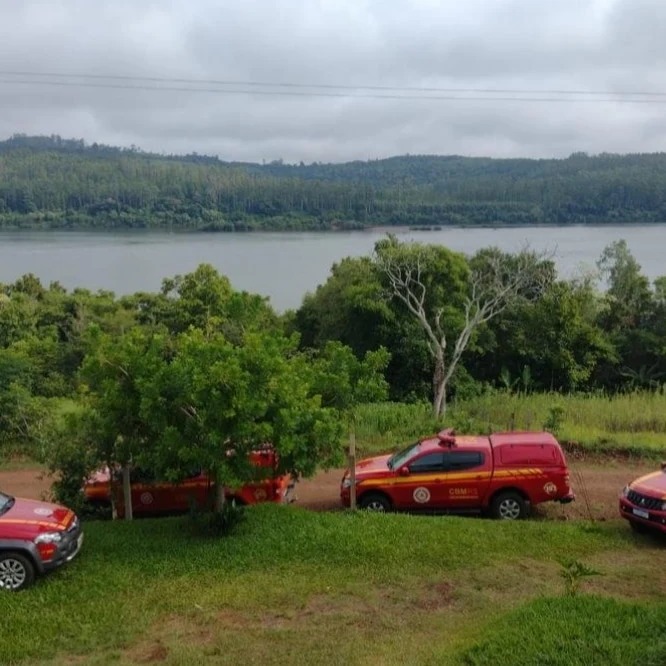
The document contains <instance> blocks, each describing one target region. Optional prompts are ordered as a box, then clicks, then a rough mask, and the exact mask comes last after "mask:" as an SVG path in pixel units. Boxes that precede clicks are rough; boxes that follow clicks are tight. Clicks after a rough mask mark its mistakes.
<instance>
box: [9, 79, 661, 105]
mask: <svg viewBox="0 0 666 666" xmlns="http://www.w3.org/2000/svg"><path fill="white" fill-rule="evenodd" d="M0 84H8V85H28V86H52V87H66V88H70V87H72V88H98V89H111V90H138V91H149V92H190V93H208V94H217V95H261V96H270V97H280V96H281V97H327V98H338V99H390V100H411V101H414V100H418V101H458V102H542V103H543V102H548V103H565V104H573V103H583V104H590V103H594V104H607V103H615V104H666V99H635V98H632V97H624V98H622V97H618V98H600V97H518V96H516V95H512V96H499V95H496V96H492V97H488V96H486V97H482V96H470V95H464V96H461V95H432V94H428V95H414V94H402V95H400V94H388V93H387V94H380V93H360V92H359V93H352V92H322V91H306V90H260V89H259V88H256V89H255V88H250V89H237V88H202V87H192V86H163V85H159V86H147V85H127V84H120V83H117V84H114V83H93V82H90V81H47V80H39V79H30V80H26V79H0ZM239 85H241V84H239ZM271 85H275V84H271ZM460 92H462V90H460ZM532 94H536V93H532ZM544 94H545V93H544ZM607 94H610V95H612V94H614V93H607Z"/></svg>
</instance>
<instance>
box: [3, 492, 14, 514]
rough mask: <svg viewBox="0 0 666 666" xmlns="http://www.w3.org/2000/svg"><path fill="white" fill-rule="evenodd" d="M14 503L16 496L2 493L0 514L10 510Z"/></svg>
mask: <svg viewBox="0 0 666 666" xmlns="http://www.w3.org/2000/svg"><path fill="white" fill-rule="evenodd" d="M13 505H14V498H13V497H12V496H11V495H5V493H0V516H1V515H2V514H3V513H6V512H7V511H9V509H11V508H12V506H13Z"/></svg>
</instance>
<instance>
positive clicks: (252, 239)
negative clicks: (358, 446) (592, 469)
mask: <svg viewBox="0 0 666 666" xmlns="http://www.w3.org/2000/svg"><path fill="white" fill-rule="evenodd" d="M397 235H398V236H399V237H400V238H401V240H418V241H420V242H423V243H441V244H443V245H446V246H447V247H449V248H451V249H453V250H458V251H461V252H465V253H473V252H475V251H476V250H478V249H479V248H481V247H486V246H488V245H496V246H497V247H499V248H501V249H502V250H505V251H509V252H510V251H516V250H519V249H520V248H521V247H523V246H524V245H525V244H526V243H528V244H529V245H530V247H531V248H532V249H535V250H549V251H554V252H555V261H556V262H557V264H558V269H559V273H560V275H561V276H565V277H569V276H571V275H573V274H575V273H576V272H578V271H580V270H585V269H591V268H593V267H594V264H595V262H596V260H597V259H598V258H599V256H600V254H601V252H602V250H603V249H604V247H605V246H606V245H608V244H609V243H610V242H612V241H615V240H619V239H621V238H624V239H625V240H626V241H627V243H628V245H629V248H630V250H631V252H632V253H633V255H634V256H635V257H636V259H637V260H638V261H639V262H640V264H641V266H642V268H643V272H644V274H645V275H647V276H648V277H650V278H655V277H658V276H659V275H665V274H666V260H665V259H664V253H665V251H666V250H665V248H666V225H658V226H654V225H645V226H617V227H568V228H564V227H545V228H544V227H521V228H519V229H461V228H455V229H445V230H442V231H429V232H408V231H405V232H399V233H397ZM383 236H384V234H383V233H382V232H379V231H367V232H349V233H282V234H280V233H253V234H222V233H220V234H203V233H199V234H182V233H166V232H125V233H117V232H116V233H103V232H35V231H20V232H0V282H13V281H14V280H16V279H17V278H18V277H20V276H21V275H23V274H25V273H34V274H35V275H37V276H38V277H40V278H41V280H42V282H44V283H45V284H48V283H49V282H51V281H53V280H58V281H59V282H61V283H62V284H63V286H65V287H67V288H68V289H72V288H74V287H85V288H88V289H91V290H97V289H108V290H111V291H114V292H116V294H119V295H120V294H129V293H133V292H135V291H156V290H157V289H159V287H160V284H161V281H162V278H164V277H170V276H173V275H176V274H179V273H187V272H189V271H192V270H193V269H194V268H196V266H197V265H198V264H200V263H204V262H205V263H210V264H212V265H213V266H215V267H216V268H217V269H218V270H219V271H220V272H221V273H223V274H225V275H227V276H228V277H229V279H230V280H231V281H232V283H233V285H234V287H236V288H237V289H244V290H247V291H251V292H255V293H259V294H263V295H266V296H269V297H270V299H271V303H272V304H273V306H274V307H275V308H277V309H278V310H280V311H283V310H285V309H287V308H296V307H298V306H299V305H300V303H301V300H302V298H303V296H304V294H305V293H306V292H307V291H312V290H314V289H315V288H316V287H317V285H318V284H321V283H322V282H325V281H326V278H327V276H328V274H329V272H330V268H331V265H332V264H333V263H334V262H336V261H339V260H340V259H342V258H343V257H348V256H361V255H366V254H369V253H370V252H371V251H372V248H373V245H374V243H375V242H376V241H377V240H378V239H379V238H382V237H383Z"/></svg>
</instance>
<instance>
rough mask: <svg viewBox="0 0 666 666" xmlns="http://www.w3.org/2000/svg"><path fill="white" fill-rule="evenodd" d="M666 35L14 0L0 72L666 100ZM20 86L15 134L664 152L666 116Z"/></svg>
mask: <svg viewBox="0 0 666 666" xmlns="http://www.w3.org/2000/svg"><path fill="white" fill-rule="evenodd" d="M664 35H666V3H664V2H663V0H558V1H557V2H536V1H535V0H466V2H464V3H463V2H450V1H447V0H411V1H410V0H243V2H237V1H232V0H227V1H220V0H172V1H170V2H167V1H166V0H142V1H141V2H136V1H135V0H113V1H112V0H95V1H94V2H93V1H91V0H0V69H3V70H18V71H31V72H76V73H90V74H98V75H129V76H149V77H150V76H152V77H168V78H183V79H216V80H222V79H224V80H245V81H265V82H273V83H280V82H293V83H301V84H310V83H319V84H330V85H377V86H395V87H422V86H426V87H438V88H511V89H527V90H537V91H538V90H547V89H577V90H589V91H594V90H609V91H622V90H653V91H662V90H666V85H665V84H664V80H663V64H664V61H665V60H666V39H664ZM9 78H12V77H7V76H2V75H0V79H2V81H3V82H0V109H1V112H0V137H6V136H9V135H10V134H13V133H15V132H24V133H29V134H33V133H43V134H51V133H57V134H60V135H62V136H65V137H82V138H85V139H86V140H87V141H89V142H93V141H98V142H103V143H110V144H117V145H124V146H129V145H131V144H134V145H138V146H140V147H142V148H144V149H147V150H155V151H158V152H190V151H197V152H200V153H208V154H218V155H219V156H220V157H221V158H223V159H239V160H262V159H266V160H271V159H276V158H283V159H285V160H288V161H300V160H303V161H306V162H310V161H313V160H321V161H329V160H330V161H340V160H347V159H367V158H374V157H383V156H388V155H394V154H405V153H412V154H416V153H438V154H451V153H456V154H464V155H491V156H540V157H543V156H563V155H567V154H569V153H571V152H574V151H577V150H585V151H588V152H593V153H597V152H603V151H607V152H645V151H658V150H666V116H665V115H664V113H663V112H664V106H662V105H657V104H645V105H639V104H636V105H634V104H626V103H625V104H622V103H616V102H611V103H600V102H587V103H582V102H581V103H576V104H564V103H561V102H551V103H536V102H527V101H524V102H520V101H499V100H497V101H452V100H448V101H447V100H418V99H417V100H413V99H412V100H393V99H352V98H317V97H279V96H260V95H219V94H208V93H197V92H182V91H159V92H151V91H145V90H125V89H105V88H95V87H89V88H75V87H56V86H47V85H21V84H17V83H8V82H6V81H7V80H8V79H9ZM117 83H119V84H126V83H127V82H121V81H118V82H117ZM174 85H176V86H177V85H178V84H174ZM237 87H239V86H237ZM379 94H382V93H379ZM383 94H389V93H383ZM532 96H536V95H532ZM664 101H666V98H664Z"/></svg>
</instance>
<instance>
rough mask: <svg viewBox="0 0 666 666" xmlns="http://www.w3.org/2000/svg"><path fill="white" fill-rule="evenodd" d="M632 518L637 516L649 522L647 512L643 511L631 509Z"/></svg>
mask: <svg viewBox="0 0 666 666" xmlns="http://www.w3.org/2000/svg"><path fill="white" fill-rule="evenodd" d="M632 511H633V513H634V516H638V517H639V518H645V520H649V518H650V514H649V513H648V512H647V511H643V509H632Z"/></svg>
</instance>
